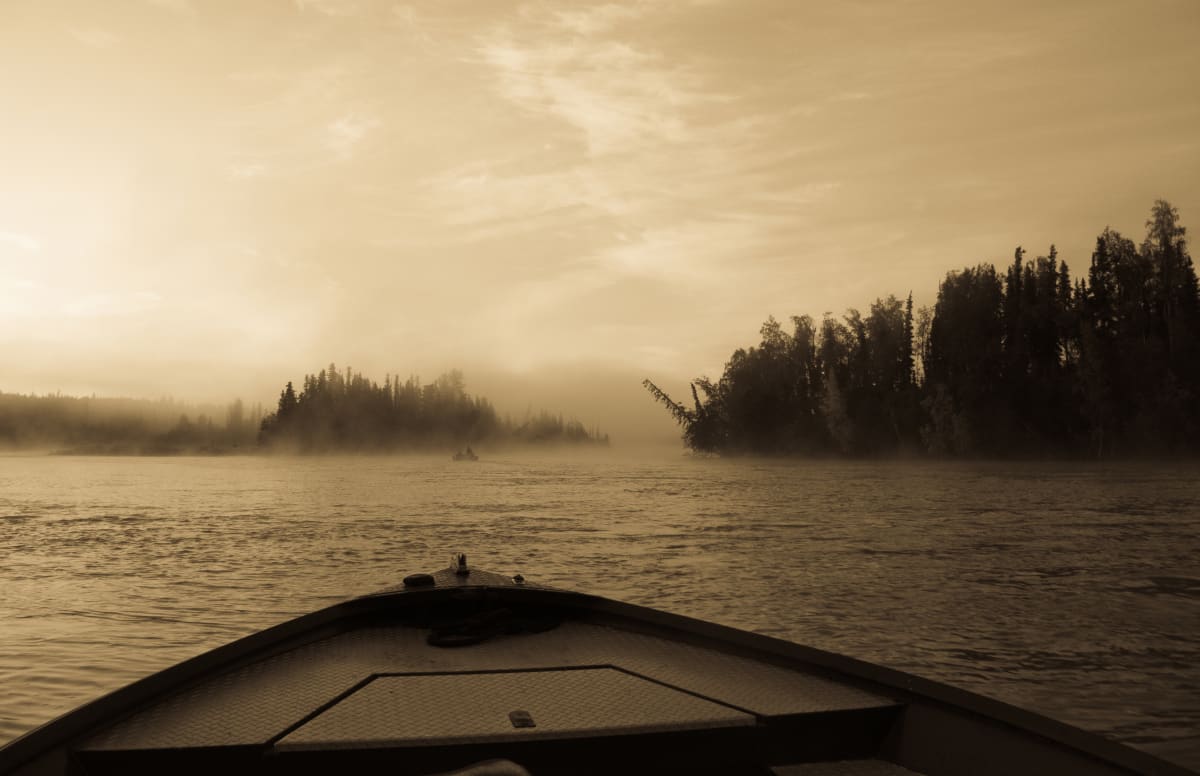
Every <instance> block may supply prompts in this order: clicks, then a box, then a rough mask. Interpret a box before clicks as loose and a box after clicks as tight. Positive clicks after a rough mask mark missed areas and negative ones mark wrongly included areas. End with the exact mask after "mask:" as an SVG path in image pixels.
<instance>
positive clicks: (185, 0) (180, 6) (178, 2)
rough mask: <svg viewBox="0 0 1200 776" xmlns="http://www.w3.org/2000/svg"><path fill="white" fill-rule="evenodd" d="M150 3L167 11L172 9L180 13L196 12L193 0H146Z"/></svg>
mask: <svg viewBox="0 0 1200 776" xmlns="http://www.w3.org/2000/svg"><path fill="white" fill-rule="evenodd" d="M145 1H146V3H147V4H148V5H152V6H154V7H156V8H162V9H163V10H166V11H171V12H173V13H178V14H192V13H195V12H196V8H195V6H193V5H192V0H145Z"/></svg>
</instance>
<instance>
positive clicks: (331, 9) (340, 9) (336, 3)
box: [295, 0, 362, 17]
mask: <svg viewBox="0 0 1200 776" xmlns="http://www.w3.org/2000/svg"><path fill="white" fill-rule="evenodd" d="M295 2H296V8H298V9H299V10H300V11H301V13H305V12H312V13H318V14H322V15H324V16H343V17H344V16H354V15H356V14H358V13H359V12H360V11H361V10H362V3H361V2H360V1H359V0H295Z"/></svg>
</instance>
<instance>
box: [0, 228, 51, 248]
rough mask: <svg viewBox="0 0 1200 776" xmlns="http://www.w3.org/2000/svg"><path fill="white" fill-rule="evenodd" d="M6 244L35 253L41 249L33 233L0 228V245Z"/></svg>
mask: <svg viewBox="0 0 1200 776" xmlns="http://www.w3.org/2000/svg"><path fill="white" fill-rule="evenodd" d="M6 245H7V246H12V247H15V248H19V249H20V250H22V251H25V252H28V253H37V252H38V251H40V250H41V249H42V243H41V241H40V240H38V239H37V238H36V237H34V236H33V235H30V234H23V233H21V232H10V231H6V230H3V229H0V247H4V246H6Z"/></svg>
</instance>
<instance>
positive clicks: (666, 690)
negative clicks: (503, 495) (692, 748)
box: [275, 667, 755, 751]
mask: <svg viewBox="0 0 1200 776" xmlns="http://www.w3.org/2000/svg"><path fill="white" fill-rule="evenodd" d="M514 710H521V711H523V712H526V713H527V714H528V715H529V716H530V717H531V718H532V719H534V720H536V722H537V724H536V726H532V727H514V726H513V722H512V720H511V718H510V714H511V713H512V712H513V711H514ZM753 724H755V718H754V716H753V715H750V714H746V713H745V712H742V711H739V710H737V709H733V708H730V707H728V706H724V705H721V704H719V703H713V702H712V701H708V700H705V699H703V698H698V697H696V696H694V695H690V694H688V693H684V692H680V691H679V690H675V689H673V688H670V687H665V686H663V685H661V684H657V683H655V682H650V681H647V680H645V679H642V678H640V677H638V676H634V675H632V674H629V673H627V672H625V671H620V670H617V669H614V668H610V667H601V668H596V667H592V668H576V669H570V668H564V669H555V670H541V671H503V672H486V673H478V672H470V673H445V674H402V675H387V676H377V677H375V678H374V679H373V680H372V681H371V682H369V683H367V684H366V685H364V686H363V687H361V688H360V689H359V690H358V691H357V692H354V693H352V694H350V695H349V696H347V697H346V698H344V699H342V701H341V702H339V703H337V704H335V705H333V706H331V707H330V708H328V709H326V710H325V711H324V712H322V713H321V714H319V715H317V716H316V717H314V718H313V719H311V720H309V721H308V722H307V723H305V724H304V725H302V726H300V727H299V728H297V729H296V730H294V731H292V732H291V733H289V734H288V735H287V736H285V737H283V738H282V739H280V740H279V741H278V742H277V743H276V744H275V748H276V749H277V750H279V751H302V750H312V749H343V748H378V747H404V746H437V745H446V744H468V743H484V742H491V741H515V740H523V739H526V738H538V739H545V738H565V737H571V736H579V735H589V736H600V735H620V734H628V733H657V732H666V731H673V730H696V729H706V728H716V727H739V726H749V725H753Z"/></svg>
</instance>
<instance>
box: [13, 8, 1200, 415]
mask: <svg viewBox="0 0 1200 776" xmlns="http://www.w3.org/2000/svg"><path fill="white" fill-rule="evenodd" d="M1197 33H1200V3H1196V2H1194V0H1150V1H1147V2H1136V3H1135V2H1126V1H1122V2H1114V1H1113V0H1086V1H1081V2H1054V3H1045V2H1041V0H1037V1H1036V2H1035V1H1032V0H1031V1H1028V2H1026V1H1024V0H1022V1H1019V2H1008V3H973V2H968V3H964V2H961V1H960V0H904V1H896V0H890V1H888V2H865V1H861V2H825V3H819V4H818V3H810V2H801V1H800V0H692V1H691V2H685V0H676V1H670V2H668V1H667V0H663V2H628V3H609V4H584V3H577V2H567V1H566V0H560V1H558V2H548V1H547V2H520V3H511V2H486V3H483V2H476V1H475V0H470V1H466V0H463V1H461V2H414V3H408V4H403V3H396V2H382V1H380V2H375V1H373V0H294V1H293V0H286V1H285V0H261V1H259V0H255V2H245V1H244V0H211V1H206V0H112V2H103V3H100V2H93V0H74V1H73V2H71V1H67V0H8V1H7V2H5V3H3V5H2V6H0V106H2V107H0V364H2V367H0V390H5V391H20V392H28V391H39V392H42V391H48V390H56V389H61V390H63V391H65V392H73V393H90V392H93V391H95V392H98V393H102V394H110V395H111V394H123V395H134V396H153V395H159V394H162V393H171V394H174V395H176V396H180V397H184V398H208V397H212V398H222V397H230V396H233V395H243V396H247V397H248V398H263V399H269V398H270V396H271V392H272V391H277V390H278V387H277V386H278V385H279V384H280V383H281V382H282V381H284V380H286V379H298V378H299V377H300V376H301V375H302V374H303V373H304V372H308V371H315V370H317V369H318V368H320V366H321V365H322V364H325V363H328V362H329V361H331V360H334V361H337V363H338V364H340V365H344V364H350V365H352V366H354V367H355V369H356V370H362V371H365V372H366V373H367V374H368V375H370V376H375V377H377V378H378V379H380V380H381V379H382V377H383V375H384V373H385V372H389V371H392V372H395V371H401V372H404V373H408V372H413V373H418V374H421V375H423V376H427V377H433V376H434V375H435V374H436V373H437V372H439V371H441V370H444V369H447V368H452V367H461V368H463V369H464V370H466V372H467V376H468V381H469V383H470V378H471V375H472V372H473V371H478V372H479V373H481V374H486V373H502V372H504V371H509V372H512V371H516V372H526V373H530V374H538V373H547V372H550V371H557V372H562V371H564V370H575V371H578V372H580V373H585V372H588V371H589V370H592V371H596V370H601V371H602V370H608V371H609V372H621V373H622V374H624V373H628V374H629V375H630V377H631V380H632V382H631V385H632V387H633V391H634V392H635V393H636V392H638V391H640V390H641V389H640V388H639V387H638V386H637V385H636V380H634V379H633V378H635V377H641V376H649V377H652V378H654V379H656V380H657V381H660V382H662V383H663V384H664V385H683V384H685V381H686V379H687V378H689V377H694V376H696V375H699V374H701V373H708V374H712V375H714V376H715V375H716V374H717V373H719V370H720V368H721V365H722V364H723V362H724V361H725V359H726V358H727V357H728V355H729V353H730V352H731V351H732V350H733V349H734V348H735V347H738V346H742V345H748V344H753V343H754V341H755V340H756V337H757V330H758V327H759V325H760V324H761V322H762V321H763V320H764V319H765V318H766V316H767V315H768V314H774V315H775V316H777V317H780V318H785V317H786V316H789V315H792V314H804V313H807V314H812V315H814V316H815V317H819V316H820V315H821V314H822V313H824V312H826V311H832V312H834V313H838V314H840V313H841V312H843V311H844V310H845V308H847V307H850V306H855V307H860V308H866V307H868V306H869V304H870V302H871V301H872V300H873V299H875V298H876V297H877V296H882V295H887V294H889V293H894V294H896V295H898V296H903V295H905V294H907V293H908V292H909V291H910V290H912V291H914V293H915V296H916V299H917V302H918V304H920V303H929V302H931V301H932V298H933V295H934V293H935V292H936V288H937V283H938V281H939V279H940V278H941V277H942V276H943V275H944V274H945V272H946V270H948V269H952V268H956V267H961V266H964V265H967V264H975V263H977V262H980V261H994V262H1007V261H1008V260H1009V258H1010V257H1011V255H1012V251H1013V249H1014V248H1015V246H1016V245H1018V244H1021V245H1024V246H1025V247H1026V248H1027V249H1029V250H1030V251H1031V255H1033V254H1036V253H1038V252H1044V251H1045V250H1046V249H1048V247H1049V244H1050V243H1051V242H1055V243H1057V244H1058V247H1059V251H1060V255H1061V256H1062V257H1063V258H1064V259H1066V260H1067V262H1068V263H1069V264H1070V266H1071V267H1072V270H1073V271H1074V272H1075V273H1076V274H1079V273H1081V272H1083V271H1084V270H1085V269H1086V266H1087V263H1088V258H1089V255H1090V249H1091V245H1092V243H1093V241H1094V238H1095V235H1096V234H1097V233H1098V232H1099V231H1100V230H1101V229H1103V228H1104V226H1105V225H1111V226H1113V227H1114V228H1117V229H1120V230H1122V231H1124V232H1126V233H1127V234H1129V235H1130V236H1133V237H1135V238H1140V235H1141V232H1142V223H1143V221H1144V220H1145V218H1146V214H1147V213H1148V211H1149V208H1150V205H1151V204H1152V202H1153V200H1154V199H1155V198H1159V197H1161V198H1165V199H1168V200H1170V201H1171V202H1172V203H1173V204H1174V205H1176V206H1177V207H1178V208H1179V210H1180V213H1181V215H1182V217H1183V220H1184V223H1185V224H1186V225H1189V226H1191V227H1192V228H1193V230H1196V229H1200V175H1198V173H1200V149H1198V147H1197V142H1198V141H1197V138H1198V137H1200V134H1197V131H1196V127H1197V126H1200V89H1197V77H1198V76H1200V47H1198V46H1197V45H1196V41H1197ZM468 387H469V388H472V389H475V390H480V391H483V392H486V386H481V385H479V384H478V383H475V384H473V385H472V384H469V386H468ZM579 411H580V412H581V413H583V414H586V412H585V408H579Z"/></svg>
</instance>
